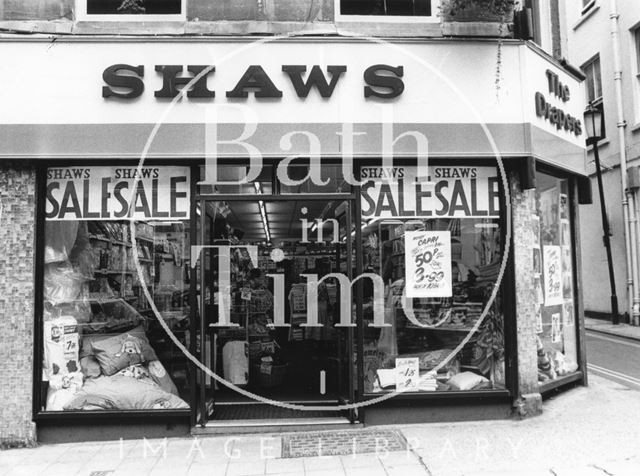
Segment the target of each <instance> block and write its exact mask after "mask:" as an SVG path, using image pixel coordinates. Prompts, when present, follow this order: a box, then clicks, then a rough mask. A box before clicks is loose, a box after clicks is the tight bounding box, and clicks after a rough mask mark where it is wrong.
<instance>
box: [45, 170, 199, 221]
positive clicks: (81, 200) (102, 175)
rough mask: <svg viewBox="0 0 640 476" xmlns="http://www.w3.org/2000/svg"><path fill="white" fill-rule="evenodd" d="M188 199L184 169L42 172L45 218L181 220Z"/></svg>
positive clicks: (186, 217) (186, 178)
mask: <svg viewBox="0 0 640 476" xmlns="http://www.w3.org/2000/svg"><path fill="white" fill-rule="evenodd" d="M136 177H137V181H136ZM190 203H191V198H190V174H189V168H188V167H144V168H142V169H141V170H140V171H138V168H137V167H64V168H50V169H49V170H48V171H47V201H46V209H45V214H46V218H47V220H126V219H129V218H135V219H136V220H185V219H188V218H189V210H190Z"/></svg>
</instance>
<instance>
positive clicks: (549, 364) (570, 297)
mask: <svg viewBox="0 0 640 476" xmlns="http://www.w3.org/2000/svg"><path fill="white" fill-rule="evenodd" d="M536 181H537V189H536V199H537V214H536V215H534V216H533V217H532V226H533V233H534V244H533V247H532V259H533V270H534V287H535V291H534V295H535V300H536V303H535V322H536V333H537V337H536V341H537V359H538V381H539V382H540V383H541V384H544V383H547V382H550V381H553V380H556V379H558V378H560V377H563V376H566V375H569V374H571V373H573V372H575V371H576V370H577V369H578V363H577V362H578V360H577V359H578V346H577V332H576V318H575V315H576V301H575V292H574V286H573V276H574V274H573V270H574V266H573V251H574V250H573V238H572V237H573V233H572V229H573V217H572V213H571V201H570V198H571V194H570V193H569V181H568V180H566V179H560V178H557V177H554V176H552V175H548V174H545V173H541V172H538V173H536Z"/></svg>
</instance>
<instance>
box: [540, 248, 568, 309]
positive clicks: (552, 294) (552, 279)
mask: <svg viewBox="0 0 640 476" xmlns="http://www.w3.org/2000/svg"><path fill="white" fill-rule="evenodd" d="M542 261H543V269H544V297H545V299H544V305H545V306H558V305H561V304H562V303H563V302H564V299H563V297H562V257H561V252H560V247H559V246H545V247H543V258H542Z"/></svg>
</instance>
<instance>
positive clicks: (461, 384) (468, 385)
mask: <svg viewBox="0 0 640 476" xmlns="http://www.w3.org/2000/svg"><path fill="white" fill-rule="evenodd" d="M488 383H489V380H488V379H486V378H484V377H483V376H482V375H478V374H475V373H473V372H461V373H459V374H457V375H454V376H453V377H451V378H450V379H449V380H448V381H447V385H449V387H451V390H471V389H472V388H476V387H478V386H480V385H481V384H482V385H486V384H488Z"/></svg>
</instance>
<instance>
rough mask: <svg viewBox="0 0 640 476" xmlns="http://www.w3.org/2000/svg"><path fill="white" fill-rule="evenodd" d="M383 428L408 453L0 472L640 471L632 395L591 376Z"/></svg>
mask: <svg viewBox="0 0 640 476" xmlns="http://www.w3.org/2000/svg"><path fill="white" fill-rule="evenodd" d="M384 428H385V429H390V428H391V429H395V430H397V431H399V432H401V434H402V435H404V438H405V439H406V441H407V443H408V445H407V449H406V450H402V451H393V452H391V451H387V450H386V444H385V442H384V441H380V442H378V441H376V448H377V449H378V451H375V449H374V450H373V451H371V449H370V451H371V452H369V453H355V454H353V453H349V451H348V450H347V451H346V453H347V454H343V455H340V456H320V457H318V456H316V457H299V458H294V457H283V456H285V455H287V453H286V452H283V451H282V445H283V443H282V435H279V434H270V435H268V434H264V435H243V436H216V437H199V438H196V437H185V438H170V439H153V440H121V441H108V442H83V443H72V444H52V445H41V446H39V447H37V448H26V449H11V450H5V451H2V452H0V475H2V476H5V475H6V476H9V475H10V476H14V475H15V476H17V475H28V476H35V475H40V474H41V475H47V476H57V475H64V476H67V475H82V476H120V475H127V476H128V475H136V476H137V475H148V476H163V475H167V476H168V475H171V476H179V475H209V476H210V475H216V476H217V475H219V476H242V475H254V474H266V475H273V476H276V475H289V476H293V475H304V476H321V475H327V476H328V475H331V476H359V475H366V476H378V475H380V476H395V475H401V476H414V475H433V476H449V475H452V476H453V475H456V476H460V475H465V476H488V475H514V474H516V475H520V474H522V475H531V476H533V475H547V476H551V475H556V476H568V475H581V476H589V475H600V476H606V475H616V476H618V475H634V476H638V475H640V392H638V391H636V390H631V389H630V388H629V387H627V386H625V385H622V384H619V383H616V382H613V381H610V380H606V379H604V378H601V377H598V376H596V375H591V376H590V385H589V387H576V388H573V389H571V390H568V391H566V392H563V393H561V394H558V395H557V396H555V397H553V398H550V399H547V400H546V401H545V403H544V413H543V414H542V415H541V416H538V417H535V418H529V419H525V420H495V421H479V422H459V423H438V424H434V423H431V424H415V425H401V426H395V427H384ZM365 430H368V429H365ZM365 430H363V429H355V430H349V431H353V432H354V435H356V434H361V433H362V432H363V431H365ZM327 438H330V435H327ZM378 443H380V444H379V445H378Z"/></svg>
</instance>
